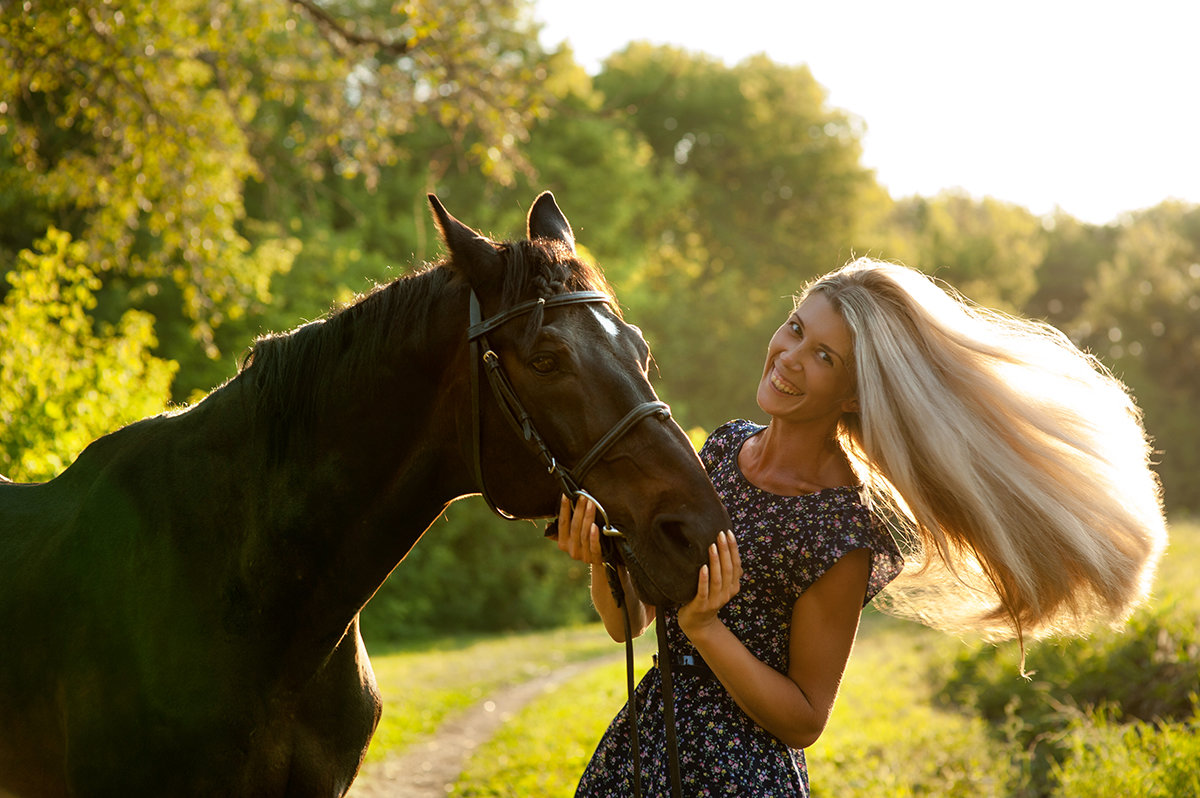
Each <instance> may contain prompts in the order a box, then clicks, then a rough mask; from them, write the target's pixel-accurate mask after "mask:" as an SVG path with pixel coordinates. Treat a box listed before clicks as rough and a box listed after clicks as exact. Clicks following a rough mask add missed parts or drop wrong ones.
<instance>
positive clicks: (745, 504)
mask: <svg viewBox="0 0 1200 798" xmlns="http://www.w3.org/2000/svg"><path fill="white" fill-rule="evenodd" d="M763 429H764V427H762V426H760V425H758V424H754V423H753V422H750V421H742V420H739V421H731V422H728V423H727V424H724V425H723V426H721V427H720V428H719V429H717V430H716V431H715V432H714V433H713V434H712V435H711V436H710V437H709V439H708V441H707V442H706V443H705V444H704V448H703V449H702V450H701V451H700V458H701V460H702V461H703V462H704V466H705V468H706V469H708V472H709V475H710V476H711V477H712V480H713V484H714V485H715V486H716V488H717V493H718V494H719V495H720V496H721V498H722V500H723V501H724V502H725V507H726V509H727V510H728V511H729V517H730V519H731V520H732V522H733V531H734V534H735V536H736V538H737V544H738V552H739V553H740V555H741V558H742V568H743V576H742V582H741V590H740V591H739V593H738V594H737V595H736V596H735V597H734V598H733V599H732V600H731V601H730V602H729V603H728V604H726V605H725V606H724V607H722V608H721V611H720V613H719V615H720V618H721V620H722V621H724V622H725V624H726V626H728V627H729V629H730V630H731V631H732V632H733V633H734V634H735V635H737V637H738V638H739V639H740V640H741V641H742V642H743V643H744V644H745V645H746V647H747V648H748V649H749V650H750V651H751V652H753V653H754V654H755V655H756V656H757V657H758V658H759V659H760V660H762V661H763V662H766V663H767V664H769V665H770V666H771V667H773V668H775V669H776V670H778V671H780V672H782V673H786V672H787V668H788V643H789V637H790V624H791V617H792V608H793V605H794V604H795V603H796V599H798V598H799V597H800V594H801V593H803V592H804V590H805V589H806V588H807V587H808V586H809V585H811V584H812V583H813V582H815V581H816V580H817V579H818V578H819V577H820V576H821V575H822V574H824V573H825V572H826V571H827V570H828V569H829V568H830V567H831V566H832V565H833V564H834V563H835V562H837V561H838V559H840V558H841V557H842V556H843V555H845V554H847V553H849V552H851V551H854V550H856V549H860V548H866V549H870V551H871V573H870V578H869V582H868V585H867V592H866V595H865V596H864V599H863V604H864V605H865V604H866V603H867V602H868V601H870V600H871V599H872V598H873V597H874V596H875V594H876V593H878V592H879V591H880V590H881V589H883V587H884V586H885V585H886V584H887V583H888V582H890V581H891V580H892V579H893V578H895V576H896V575H897V574H898V573H899V572H900V568H901V566H902V560H901V556H900V552H899V551H898V550H897V548H896V545H895V543H894V542H893V541H892V539H891V536H890V535H889V534H888V533H887V531H886V530H885V529H884V528H883V527H882V526H880V525H879V524H878V523H877V522H876V521H875V519H874V518H873V517H872V516H871V514H870V513H869V512H868V510H867V508H866V507H865V505H864V504H863V501H862V497H861V495H860V493H859V489H858V488H854V487H839V488H829V489H826V490H821V491H818V492H816V493H809V494H805V495H802V496H779V495H776V494H773V493H768V492H767V491H764V490H761V489H759V488H757V487H755V486H754V485H752V484H750V482H749V481H748V480H747V479H746V478H745V476H743V474H742V472H741V469H740V468H739V467H738V462H737V458H738V452H739V451H740V450H741V447H742V443H744V442H745V441H746V439H747V438H749V437H750V436H752V435H754V434H756V433H758V432H760V431H762V430H763ZM664 622H665V623H666V631H667V640H668V644H669V646H670V649H671V652H672V658H673V660H674V661H676V662H678V661H680V660H681V659H683V658H684V657H685V656H688V655H690V656H692V657H695V658H696V659H697V660H699V654H698V653H697V652H696V649H695V647H693V646H692V644H691V642H690V641H689V640H688V639H687V637H686V636H685V635H684V634H683V632H682V631H681V630H680V628H679V621H678V613H677V611H676V610H674V609H667V610H665V611H660V613H659V620H658V623H664ZM681 671H682V672H681ZM673 675H674V677H675V725H676V735H677V739H678V747H679V758H680V773H681V778H682V781H683V784H682V786H683V795H684V796H687V798H693V797H694V796H741V797H742V798H750V797H751V796H753V797H754V798H768V797H769V796H807V795H808V794H809V793H808V772H807V769H806V767H805V763H804V752H803V751H800V750H795V749H791V748H788V747H787V746H786V745H784V743H782V742H781V741H780V740H779V739H778V738H776V737H775V736H774V735H772V734H771V733H770V732H768V731H766V730H765V729H763V728H762V727H760V726H759V725H758V724H756V723H755V722H754V721H753V720H751V719H750V717H749V716H748V715H746V714H745V713H744V712H743V711H742V710H741V708H740V707H738V706H737V704H736V703H734V701H733V699H732V698H731V697H730V696H729V693H727V692H726V691H725V688H724V687H723V686H722V685H721V683H720V682H718V681H717V680H716V679H714V678H711V677H707V678H706V676H705V675H704V674H703V673H702V672H697V671H696V670H695V669H679V668H676V669H675V671H673ZM635 696H636V699H637V702H638V710H639V711H638V734H639V745H640V749H641V758H642V776H641V780H642V795H644V796H647V798H649V796H669V795H670V792H671V790H670V776H669V770H668V762H667V744H666V731H665V728H664V726H663V702H662V682H661V678H660V674H659V671H658V669H657V668H653V669H651V670H650V672H649V673H647V674H646V676H645V677H644V678H643V679H642V681H641V683H640V684H639V685H638V687H637V690H636V692H635ZM627 711H628V707H627V706H626V707H625V708H622V709H621V712H620V713H619V714H618V715H617V717H616V719H615V720H614V721H613V722H612V724H611V725H610V726H609V728H608V730H607V731H606V732H605V734H604V737H603V739H601V741H600V744H599V746H598V747H597V749H596V752H595V753H594V754H593V755H592V759H591V762H590V763H589V764H588V766H587V769H586V770H585V771H584V774H583V777H582V779H581V780H580V782H579V787H578V789H577V791H576V793H575V794H576V796H596V797H597V798H601V797H604V798H610V797H611V798H628V796H630V795H632V794H633V786H632V785H633V766H632V762H631V760H630V752H629V720H628V714H627Z"/></svg>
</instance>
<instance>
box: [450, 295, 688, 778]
mask: <svg viewBox="0 0 1200 798" xmlns="http://www.w3.org/2000/svg"><path fill="white" fill-rule="evenodd" d="M611 302H612V298H611V297H609V296H608V294H605V293H603V292H602V291H570V292H568V293H565V294H556V295H554V296H551V297H542V298H539V299H531V300H528V301H526V302H520V303H518V304H516V305H513V306H512V307H511V308H508V309H507V310H503V311H501V312H499V313H497V314H496V315H494V316H490V317H488V318H487V319H482V311H481V309H480V305H479V297H478V296H476V294H475V291H474V290H472V291H471V309H470V325H471V326H470V327H469V328H468V329H467V341H468V342H469V344H470V358H471V368H470V372H471V416H472V422H471V423H472V425H473V427H474V429H473V430H472V448H473V458H474V466H475V479H476V481H477V482H478V487H479V492H480V493H481V494H482V495H483V499H484V501H486V502H487V505H488V507H490V508H491V509H492V511H493V512H494V513H496V514H497V515H499V516H501V517H502V518H509V519H511V518H513V516H511V515H509V514H508V513H506V512H504V510H502V509H500V507H499V506H498V505H497V504H496V502H495V501H494V500H493V499H492V497H491V494H490V493H488V489H487V482H486V481H485V480H484V476H483V455H482V446H483V444H482V420H481V416H480V400H479V372H480V369H482V370H483V372H484V374H485V375H486V376H487V381H488V383H489V384H490V385H491V388H492V395H493V396H494V397H495V399H496V404H497V405H499V407H500V410H501V411H502V414H503V415H504V417H505V418H506V419H508V423H509V425H510V426H511V427H512V428H513V431H515V432H516V433H517V434H518V435H519V436H521V437H522V438H523V439H524V440H525V441H526V442H527V443H529V444H530V445H531V447H532V448H533V449H534V451H535V453H536V454H537V456H538V459H539V460H541V462H542V465H543V466H545V468H546V471H547V472H548V473H549V474H550V475H551V476H552V477H554V478H555V479H556V480H558V483H559V486H560V487H561V489H562V492H563V494H564V495H566V496H568V497H570V499H571V501H572V502H573V501H575V500H576V499H577V498H579V497H580V496H584V497H587V499H588V500H589V501H591V503H592V504H594V505H595V506H596V514H597V517H598V520H599V522H600V523H599V526H600V531H601V532H602V533H603V534H602V536H601V538H600V544H601V551H602V553H603V556H604V565H605V571H606V574H607V576H608V585H609V589H610V590H611V591H612V594H613V597H614V598H615V599H616V602H617V606H619V607H620V608H621V609H622V612H623V617H624V622H625V666H626V674H627V679H626V681H627V688H628V692H629V703H628V706H629V710H628V720H629V745H630V749H631V753H632V759H633V787H634V795H635V796H640V795H641V794H642V788H641V754H640V753H639V750H638V731H637V726H638V723H637V699H636V696H635V694H634V683H633V682H634V666H633V634H632V629H631V628H630V627H631V624H630V620H629V605H628V603H627V602H626V601H625V590H624V588H623V587H622V585H621V579H620V577H619V576H618V574H617V569H616V566H617V563H618V562H619V561H620V557H621V555H619V554H618V553H617V549H618V547H619V548H620V549H621V550H622V551H623V552H625V556H632V554H633V552H632V549H630V548H629V545H628V544H627V543H626V542H625V540H624V538H625V534H624V533H623V532H621V531H620V530H619V529H617V528H616V527H614V526H613V525H612V522H611V521H609V518H608V513H607V512H606V511H605V509H604V506H603V505H602V504H600V502H599V501H597V500H596V497H595V496H592V495H591V494H590V493H588V492H587V491H585V490H584V489H583V487H582V485H583V479H584V477H585V476H586V475H587V473H588V471H589V470H591V468H592V466H594V465H595V464H596V463H597V461H599V459H600V458H601V457H602V456H603V455H604V453H605V452H607V451H608V450H609V449H610V448H612V446H613V444H615V443H616V442H617V441H619V440H620V439H621V438H623V437H624V436H625V435H626V434H628V433H629V431H630V430H631V429H633V427H634V426H635V425H636V424H637V423H638V422H640V421H641V420H642V419H644V418H647V417H649V416H657V417H658V418H659V419H660V420H662V421H666V420H668V419H670V418H671V408H670V407H669V406H668V405H667V404H666V403H665V402H660V401H651V402H642V403H641V404H638V405H636V406H634V407H633V408H632V409H631V410H630V411H629V412H628V413H626V414H625V416H624V417H623V418H622V419H621V420H620V421H618V422H617V423H616V424H614V425H613V427H612V428H611V429H610V430H609V431H608V432H606V433H605V434H604V435H603V436H602V437H601V438H600V440H598V441H596V443H594V444H593V445H592V448H591V449H589V450H588V451H587V453H586V454H584V455H583V457H581V458H579V461H578V462H577V463H575V465H574V466H573V467H571V468H568V467H567V466H565V465H563V464H562V463H561V462H560V461H559V459H558V458H557V457H555V456H554V454H553V452H551V451H550V447H549V446H547V445H546V441H545V439H544V438H542V436H541V434H540V433H538V430H537V427H536V426H535V425H534V423H533V417H532V416H531V415H530V414H529V411H528V410H526V409H525V405H523V404H522V403H521V399H520V397H519V396H517V392H516V391H515V390H514V389H513V386H512V383H511V382H510V381H509V379H508V375H507V374H505V373H504V367H503V366H502V365H501V363H500V357H499V355H497V354H496V351H495V350H494V349H492V346H491V343H490V342H489V341H488V338H487V334H488V333H489V332H491V331H492V330H494V329H496V328H497V327H499V326H501V325H502V324H505V323H506V322H509V321H511V320H513V319H515V318H519V317H521V316H524V315H526V314H528V313H531V312H533V311H534V309H536V308H538V307H541V308H542V309H543V310H545V309H549V308H556V307H562V306H564V305H579V304H588V303H602V304H605V305H608V304H610V303H611ZM655 625H656V626H657V627H658V647H659V656H658V667H659V670H660V672H661V676H662V682H663V709H664V713H663V720H664V723H665V725H666V730H667V749H668V759H669V761H670V771H671V773H670V775H671V789H672V795H674V796H676V797H678V796H679V794H680V775H679V755H678V751H677V744H676V741H675V716H674V703H675V696H674V690H673V689H672V680H671V655H670V651H669V650H668V648H667V640H666V631H665V624H664V623H663V622H662V621H661V620H660V621H656V622H655Z"/></svg>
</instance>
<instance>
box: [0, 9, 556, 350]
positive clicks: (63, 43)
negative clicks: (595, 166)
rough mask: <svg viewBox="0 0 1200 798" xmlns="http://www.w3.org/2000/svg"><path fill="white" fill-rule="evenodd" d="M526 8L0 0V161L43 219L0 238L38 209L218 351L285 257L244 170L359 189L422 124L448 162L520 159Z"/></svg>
mask: <svg viewBox="0 0 1200 798" xmlns="http://www.w3.org/2000/svg"><path fill="white" fill-rule="evenodd" d="M524 10H525V4H524V3H522V2H521V1H520V0H490V2H487V3H485V4H480V3H478V2H467V0H449V1H448V2H439V3H432V2H410V3H407V4H404V5H396V6H393V5H391V4H384V3H382V2H379V3H365V4H357V3H354V4H351V3H328V4H326V3H317V2H314V0H293V1H292V2H284V1H283V0H250V2H245V3H217V4H213V3H210V2H208V1H207V0H183V2H174V1H173V2H165V0H156V1H155V2H149V3H141V4H132V5H131V4H122V3H108V2H104V3H101V2H94V3H93V2H85V3H82V4H75V5H68V4H61V3H52V2H40V1H39V0H25V2H20V3H7V4H5V5H4V6H3V7H0V43H2V44H0V143H2V144H3V149H5V150H7V151H10V152H11V153H12V156H11V162H7V163H0V166H7V167H9V168H11V169H12V170H13V171H14V172H15V173H19V176H17V175H8V176H6V178H5V180H4V183H5V185H6V187H11V188H13V189H15V190H16V191H17V192H19V195H20V201H21V203H22V204H24V205H27V206H29V207H32V208H36V209H41V210H42V211H43V213H42V214H41V216H37V215H34V216H31V217H29V218H27V219H26V220H25V222H26V228H25V229H24V230H23V231H21V236H22V237H23V238H22V239H17V240H13V238H12V237H10V240H8V241H6V242H5V243H6V246H7V248H8V250H9V251H10V252H16V251H18V250H20V249H22V248H24V247H27V246H29V245H30V244H31V243H32V241H33V239H34V238H36V237H37V236H39V235H41V233H42V230H41V229H38V227H37V225H38V224H39V223H40V222H41V221H42V219H43V218H46V217H48V218H49V219H50V220H51V221H52V222H53V223H55V224H56V225H58V226H59V227H61V228H63V229H65V230H67V231H68V232H70V233H71V234H72V235H73V237H74V239H75V240H78V241H81V242H83V243H84V244H85V245H86V246H87V248H88V258H89V260H90V261H91V262H92V263H93V264H94V265H95V266H96V267H97V269H98V270H99V272H100V273H101V275H102V276H103V277H104V279H106V280H107V279H109V275H110V274H119V275H124V276H126V277H128V278H131V280H132V281H134V282H132V283H130V284H129V285H128V286H126V288H127V289H128V290H130V291H132V292H133V295H132V299H133V300H134V301H137V300H138V299H143V298H145V297H146V296H163V297H167V296H170V297H171V298H172V299H176V300H177V301H178V302H179V303H180V306H181V307H180V313H181V315H182V316H183V317H184V318H185V319H187V320H188V322H189V324H190V332H191V333H192V334H193V335H194V337H195V338H196V339H197V341H198V342H199V344H200V345H201V346H202V347H203V348H204V350H205V351H206V353H207V354H208V355H209V356H212V357H215V356H217V355H218V354H219V348H218V347H217V346H216V342H215V337H214V330H215V329H216V328H217V327H218V326H220V325H221V324H222V323H224V322H225V321H228V320H237V319H240V318H243V317H245V315H246V314H247V313H248V312H253V311H254V310H255V309H256V308H258V307H261V306H262V305H263V304H265V303H266V302H267V301H268V300H269V288H270V280H271V278H272V277H273V276H274V275H276V274H279V273H281V272H284V271H286V269H287V268H288V266H289V263H290V257H291V255H292V254H294V251H295V246H294V243H293V242H291V241H289V240H288V238H289V236H287V235H286V234H285V233H284V232H283V230H281V229H280V228H279V227H278V226H271V225H265V226H264V225H260V226H258V227H257V228H256V229H255V230H248V229H247V226H246V219H247V212H246V206H245V203H244V199H243V188H244V186H245V184H246V182H247V181H256V182H259V183H261V184H262V185H263V186H264V188H263V190H262V191H261V192H260V194H259V196H258V198H257V199H258V202H259V208H260V209H265V210H268V211H269V210H270V204H269V202H268V201H267V198H269V197H270V195H271V192H272V191H275V192H276V193H277V194H285V195H287V196H288V197H297V196H299V197H304V196H306V192H304V191H298V190H296V189H297V188H298V187H307V188H308V189H309V191H311V192H312V193H313V194H315V195H322V196H326V197H328V196H330V195H331V192H330V191H329V184H330V183H332V182H336V181H338V180H346V179H356V178H360V179H361V180H362V182H363V184H364V185H366V186H367V187H368V188H370V187H372V186H374V185H376V184H377V182H378V175H379V170H380V168H381V167H382V166H384V165H387V164H391V163H396V162H397V161H398V160H400V159H401V158H404V157H409V156H411V155H412V153H411V152H409V151H406V150H404V149H403V147H402V145H403V143H404V140H403V135H402V134H404V133H406V132H408V131H410V130H412V129H413V126H414V123H415V121H417V120H420V119H424V118H428V119H430V120H432V121H433V122H434V124H436V125H437V126H438V127H439V128H440V129H441V130H442V131H443V134H444V135H445V136H446V137H447V138H448V140H449V142H450V143H449V146H448V148H447V149H446V150H445V152H444V154H443V156H442V157H443V159H444V160H446V161H447V162H450V161H452V160H455V159H461V160H462V162H464V163H469V164H473V165H474V167H475V168H478V169H479V170H481V171H482V172H483V173H484V174H485V175H490V176H492V177H493V178H494V179H497V180H511V176H512V173H513V171H514V170H517V169H520V168H522V167H523V166H524V164H525V160H524V158H523V157H522V156H521V152H520V147H519V145H520V143H521V142H523V141H524V140H525V139H526V138H527V128H528V126H529V124H531V123H532V121H533V120H534V119H536V118H537V117H538V116H539V115H541V114H542V113H544V111H545V105H544V103H543V102H542V100H541V97H542V94H541V89H540V84H539V82H538V80H537V72H536V63H537V59H536V58H535V57H534V58H531V57H527V56H526V51H527V50H529V47H528V45H529V43H530V42H531V41H532V42H535V39H534V38H533V35H532V33H531V32H530V31H531V30H532V29H531V23H530V22H529V21H528V20H527V18H526V16H525V14H524ZM529 52H531V53H535V50H529ZM535 54H536V53H535ZM445 168H449V166H446V167H445ZM336 194H337V192H336V191H334V192H332V195H333V196H336ZM286 207H288V208H293V209H294V208H296V207H298V205H297V203H296V202H294V201H292V200H289V202H288V204H287V205H286ZM311 209H312V208H311V206H310V207H309V208H307V210H311ZM260 218H261V217H260ZM277 219H278V217H271V218H270V219H269V220H270V221H276V220H277ZM252 233H253V234H255V235H254V240H251V237H250V236H251V234H252ZM5 267H6V264H0V268H5ZM151 281H153V282H156V283H158V286H157V288H151V289H150V290H149V292H148V293H146V292H144V293H138V288H139V286H138V285H137V283H146V282H151ZM168 284H171V286H173V288H171V289H169V290H168V289H167V285H168ZM156 292H157V293H156ZM157 305H158V306H157V310H158V311H160V312H161V311H164V308H163V305H164V300H159V302H158V303H157Z"/></svg>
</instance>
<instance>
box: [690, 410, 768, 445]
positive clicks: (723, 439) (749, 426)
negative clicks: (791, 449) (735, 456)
mask: <svg viewBox="0 0 1200 798" xmlns="http://www.w3.org/2000/svg"><path fill="white" fill-rule="evenodd" d="M762 428H763V427H762V425H761V424H755V423H754V422H753V421H747V420H746V419H744V418H735V419H733V420H732V421H726V422H725V423H724V424H722V425H721V426H719V427H717V428H716V429H715V430H713V431H712V434H711V435H709V436H708V440H706V441H705V442H704V446H703V447H701V449H700V451H701V452H702V453H703V452H705V451H712V452H724V451H728V450H729V449H732V448H737V447H739V446H741V445H742V441H744V440H746V438H748V437H750V436H751V435H753V434H754V433H755V432H758V431H759V430H761V429H762Z"/></svg>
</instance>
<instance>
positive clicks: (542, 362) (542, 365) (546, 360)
mask: <svg viewBox="0 0 1200 798" xmlns="http://www.w3.org/2000/svg"><path fill="white" fill-rule="evenodd" d="M529 367H530V368H531V369H533V370H534V371H535V372H536V373H538V374H542V375H546V374H550V373H551V372H553V371H555V370H556V369H557V368H558V361H557V360H555V359H554V356H553V355H534V357H533V359H532V360H530V361H529Z"/></svg>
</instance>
